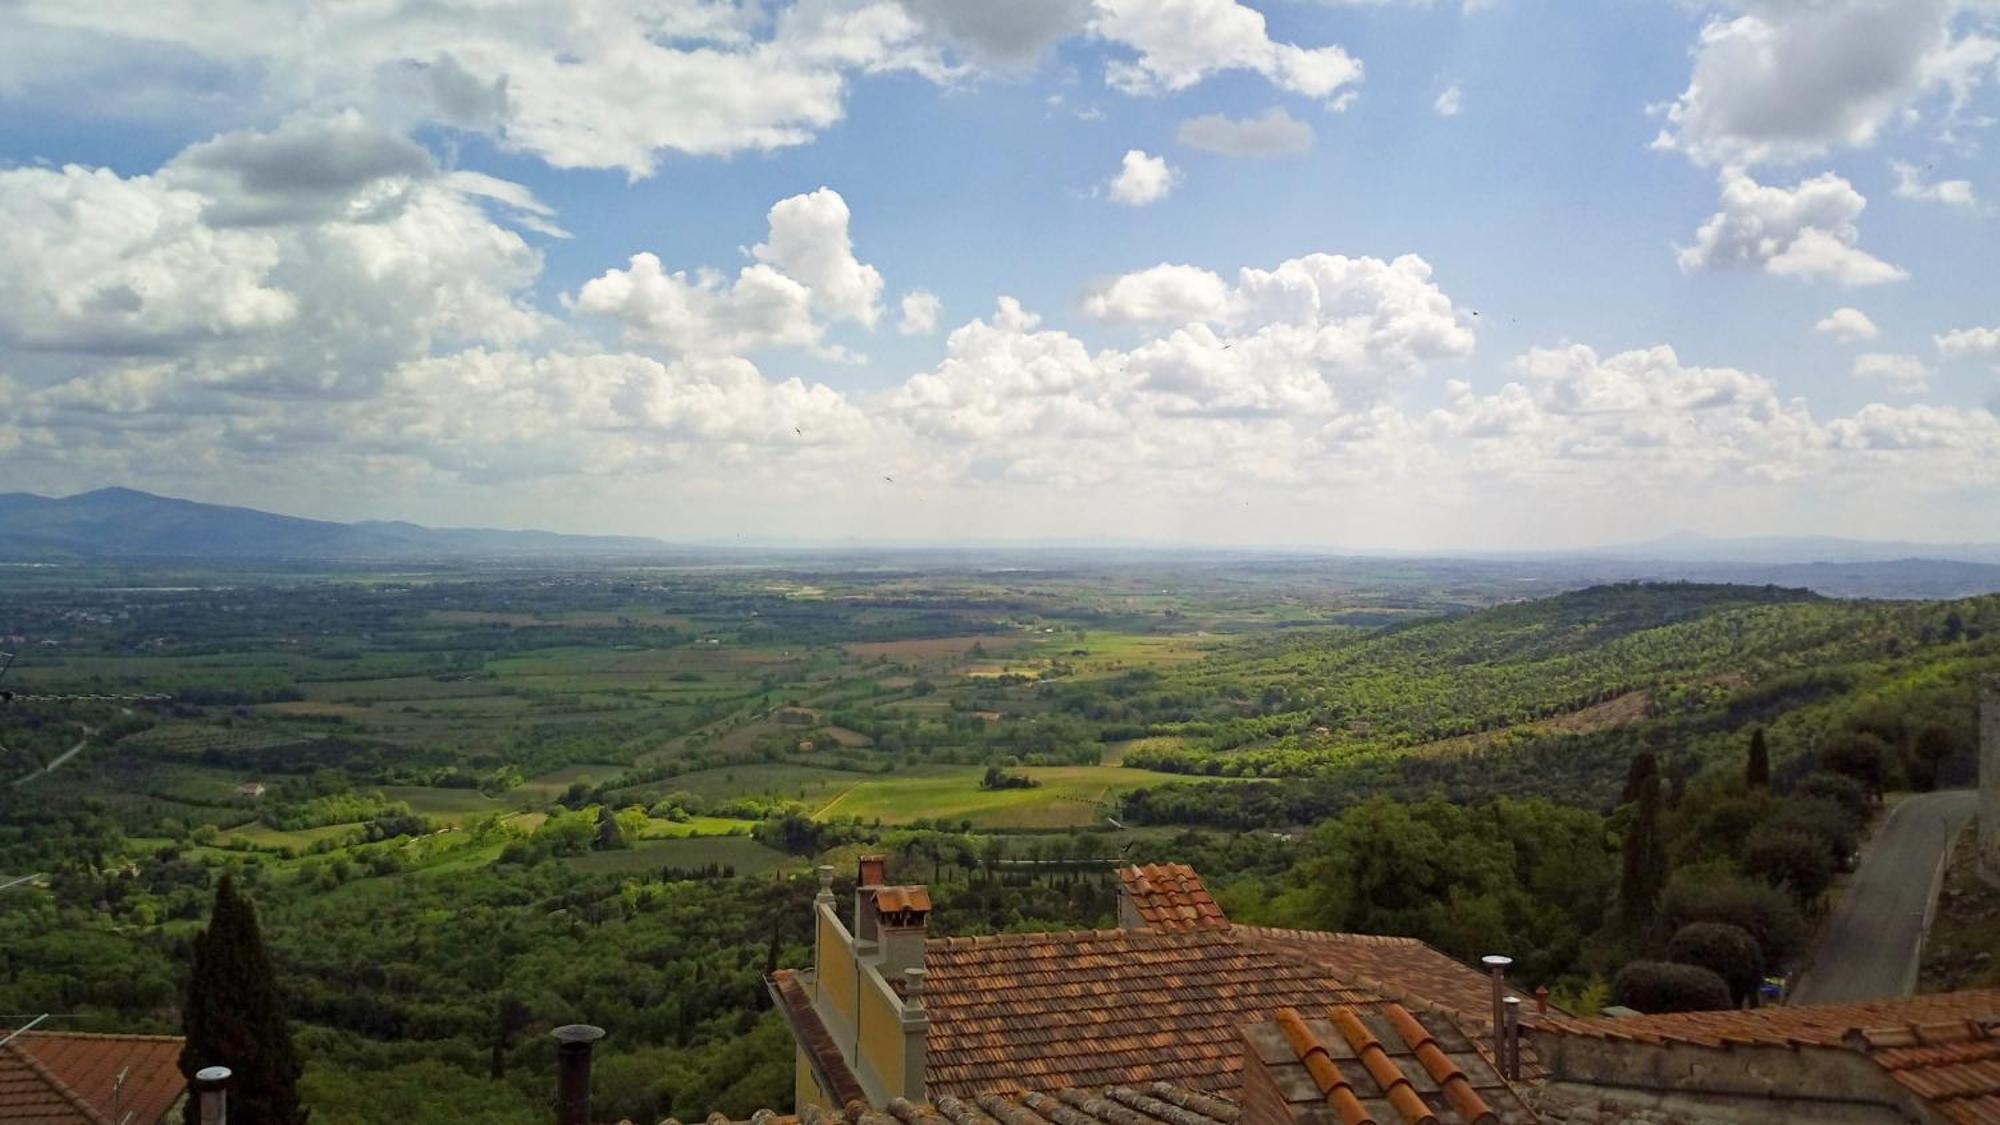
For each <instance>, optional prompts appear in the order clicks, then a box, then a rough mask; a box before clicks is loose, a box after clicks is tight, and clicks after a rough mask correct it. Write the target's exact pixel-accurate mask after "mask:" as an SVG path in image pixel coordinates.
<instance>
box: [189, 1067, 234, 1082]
mask: <svg viewBox="0 0 2000 1125" xmlns="http://www.w3.org/2000/svg"><path fill="white" fill-rule="evenodd" d="M230 1073H231V1071H230V1069H229V1068H228V1067H226V1066H205V1067H202V1068H201V1069H200V1070H197V1071H195V1072H194V1080H195V1081H196V1082H227V1081H229V1076H230Z"/></svg>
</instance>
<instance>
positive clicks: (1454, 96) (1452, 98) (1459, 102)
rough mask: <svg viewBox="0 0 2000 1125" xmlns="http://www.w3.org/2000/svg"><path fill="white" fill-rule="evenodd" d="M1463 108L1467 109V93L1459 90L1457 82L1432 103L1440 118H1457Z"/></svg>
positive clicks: (1432, 107) (1444, 90)
mask: <svg viewBox="0 0 2000 1125" xmlns="http://www.w3.org/2000/svg"><path fill="white" fill-rule="evenodd" d="M1463 108H1465V93H1464V91H1462V90H1460V89H1459V88H1458V83H1456V82H1454V83H1452V84H1451V85H1449V86H1446V87H1445V88H1444V89H1443V90H1441V91H1439V92H1438V96H1437V100H1436V101H1434V102H1432V103H1431V109H1432V110H1433V111H1435V112H1436V113H1437V115H1438V116H1439V117H1457V116H1458V111H1459V110H1461V109H1463Z"/></svg>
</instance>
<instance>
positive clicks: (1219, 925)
mask: <svg viewBox="0 0 2000 1125" xmlns="http://www.w3.org/2000/svg"><path fill="white" fill-rule="evenodd" d="M1118 879H1119V881H1120V882H1122V883H1123V884H1124V885H1125V897H1126V899H1127V900H1128V901H1130V902H1131V904H1132V907H1133V909H1134V910H1136V911H1137V912H1138V914H1139V917H1140V918H1141V919H1142V920H1144V921H1145V923H1146V925H1147V926H1148V927H1150V928H1152V929H1154V930H1158V931H1160V932H1161V933H1172V932H1177V931H1182V930H1221V929H1227V928H1228V927H1229V919H1228V917H1227V916H1225V915H1224V914H1223V913H1222V908H1221V907H1220V906H1217V905H1216V904H1215V899H1213V898H1211V897H1210V896H1209V893H1208V888H1207V887H1205V886H1203V885H1202V882H1201V876H1199V875H1197V874H1195V871H1194V868H1192V867H1189V866H1188V865H1187V864H1185V863H1152V864H1147V865H1146V866H1144V867H1138V866H1133V867H1121V868H1119V869H1118Z"/></svg>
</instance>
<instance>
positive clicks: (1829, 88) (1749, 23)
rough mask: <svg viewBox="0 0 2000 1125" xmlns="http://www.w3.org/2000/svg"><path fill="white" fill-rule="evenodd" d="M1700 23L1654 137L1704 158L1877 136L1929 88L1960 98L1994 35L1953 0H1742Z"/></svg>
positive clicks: (1797, 153) (1813, 152)
mask: <svg viewBox="0 0 2000 1125" xmlns="http://www.w3.org/2000/svg"><path fill="white" fill-rule="evenodd" d="M1732 6H1733V8H1734V11H1733V12H1731V13H1729V14H1723V15H1717V16H1715V17H1713V18H1711V19H1710V20H1709V22H1708V23H1707V25H1706V26H1704V27H1703V28H1702V31H1701V38H1700V41H1699V43H1698V44H1697V45H1696V47H1695V52H1694V70H1693V74H1692V75H1691V76H1690V78H1689V80H1688V86H1687V89H1686V90H1685V91H1683V92H1682V93H1681V95H1680V96H1679V97H1678V98H1677V99H1675V100H1674V102H1673V103H1672V105H1671V106H1669V107H1668V108H1667V110H1666V113H1667V121H1668V124H1667V128H1666V129H1665V130H1663V131H1662V132H1661V133H1660V136H1659V138H1658V140H1657V141H1656V142H1655V143H1656V144H1658V145H1659V146H1661V147H1665V148H1672V149H1677V150H1679V151H1682V152H1685V153H1687V154H1688V155H1689V156H1690V157H1692V158H1693V159H1695V160H1698V161H1701V162H1704V163H1714V164H1729V163H1739V164H1740V163H1758V162H1764V161H1789V160H1800V159H1806V158H1810V157H1814V156H1818V155H1821V154H1823V153H1825V152H1827V151H1829V150H1830V149H1833V148H1836V147H1840V146H1848V145H1867V144H1869V143H1871V142H1873V141H1874V140H1875V138H1876V137H1877V136H1878V135H1879V134H1880V133H1881V131H1882V130H1883V128H1884V127H1885V126H1887V125H1888V124H1889V123H1890V121H1891V120H1892V119H1893V118H1894V117H1895V116H1896V114H1897V113H1898V112H1900V111H1902V110H1904V109H1906V108H1907V107H1909V106H1910V105H1911V103H1912V102H1913V101H1915V100H1916V99H1917V98H1919V97H1920V96H1921V95H1923V94H1924V93H1926V92H1927V91H1931V90H1935V89H1939V88H1949V89H1951V90H1953V91H1954V92H1955V93H1954V97H1955V98H1956V99H1957V100H1961V101H1962V99H1963V97H1964V96H1965V94H1966V93H1967V92H1969V89H1970V87H1971V86H1972V85H1973V84H1976V83H1977V81H1978V80H1979V77H1978V76H1979V72H1980V64H1981V62H1982V60H1983V61H1984V62H1986V63H1990V61H1991V54H1992V52H1991V47H1992V45H1993V43H1992V41H1991V40H1989V39H1987V38H1985V37H1984V36H1982V35H1979V34H1977V33H1973V32H1967V33H1966V34H1965V35H1963V36H1955V34H1954V30H1953V24H1954V16H1955V14H1956V12H1957V10H1958V9H1959V7H1960V5H1959V4H1957V3H1954V2H1953V0H1817V2H1814V3H1800V2H1798V0H1737V2H1736V3H1735V4H1733V5H1732Z"/></svg>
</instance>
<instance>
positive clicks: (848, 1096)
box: [769, 969, 868, 1105]
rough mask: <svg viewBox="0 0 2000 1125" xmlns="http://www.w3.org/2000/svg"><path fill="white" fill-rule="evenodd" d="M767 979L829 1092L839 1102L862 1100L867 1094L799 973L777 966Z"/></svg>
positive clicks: (786, 1017)
mask: <svg viewBox="0 0 2000 1125" xmlns="http://www.w3.org/2000/svg"><path fill="white" fill-rule="evenodd" d="M769 979H770V985H771V992H772V993H773V995H774V996H776V998H777V1001H778V1011H779V1013H780V1014H781V1015H783V1016H784V1017H785V1022H786V1023H788V1024H790V1025H791V1028H792V1038H794V1039H796V1040H797V1041H798V1044H799V1046H800V1048H802V1049H803V1050H804V1051H805V1053H806V1055H807V1056H808V1057H809V1058H811V1059H812V1062H813V1069H815V1070H817V1071H818V1072H819V1074H820V1077H821V1078H822V1079H823V1080H824V1081H825V1083H826V1084H827V1086H828V1092H829V1093H830V1094H832V1095H833V1096H834V1097H835V1098H837V1099H838V1100H839V1101H840V1104H842V1105H846V1104H848V1103H850V1102H865V1101H866V1100H867V1097H868V1095H867V1094H866V1092H864V1091H863V1090H862V1088H861V1082H860V1080H859V1079H857V1078H855V1077H854V1071H853V1070H851V1069H850V1068H849V1067H848V1065H847V1060H846V1059H845V1058H843V1057H842V1056H841V1053H840V1047H839V1045H838V1044H836V1043H835V1042H834V1041H833V1035H832V1033H831V1032H829V1031H827V1029H826V1024H825V1023H824V1022H822V1021H821V1020H820V1018H819V1013H818V1012H816V1011H814V1010H813V1004H812V994H811V993H809V992H808V991H807V990H806V988H805V986H804V985H803V984H802V983H800V981H799V978H798V974H797V973H796V972H794V971H793V970H791V969H779V970H778V971H777V972H774V973H772V974H771V976H770V978H769Z"/></svg>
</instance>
